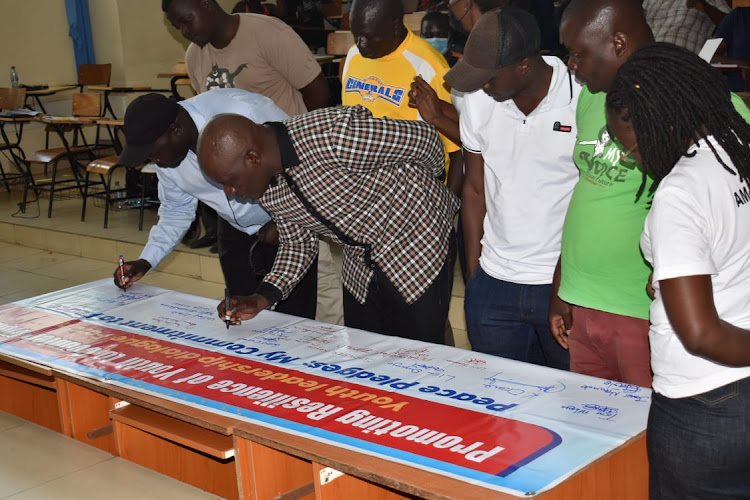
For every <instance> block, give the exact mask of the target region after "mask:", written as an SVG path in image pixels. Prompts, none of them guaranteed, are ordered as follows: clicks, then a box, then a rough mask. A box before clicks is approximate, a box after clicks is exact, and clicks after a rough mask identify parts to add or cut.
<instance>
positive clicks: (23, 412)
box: [0, 279, 648, 500]
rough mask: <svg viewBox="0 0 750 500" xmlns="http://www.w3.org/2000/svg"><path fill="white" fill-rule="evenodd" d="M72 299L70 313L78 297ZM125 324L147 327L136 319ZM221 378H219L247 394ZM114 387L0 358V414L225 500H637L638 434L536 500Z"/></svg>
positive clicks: (92, 331) (641, 447)
mask: <svg viewBox="0 0 750 500" xmlns="http://www.w3.org/2000/svg"><path fill="white" fill-rule="evenodd" d="M107 281H111V279H110V280H107ZM108 284H109V283H108ZM110 285H111V284H110ZM98 290H99V289H98ZM97 293H99V294H105V295H106V292H103V291H99V292H97ZM71 297H74V300H75V301H76V302H77V303H80V302H81V299H80V297H82V295H81V293H80V292H77V293H76V295H75V296H71ZM45 300H47V299H45ZM71 300H73V298H72V299H71ZM160 300H161V299H160ZM4 307H5V309H4V311H3V316H2V317H3V320H2V321H5V322H8V323H7V324H6V323H4V329H3V330H0V338H2V336H3V335H5V336H7V335H8V334H9V333H10V332H12V331H13V328H14V327H13V325H14V324H15V323H13V321H14V319H8V318H10V317H11V315H12V317H13V318H17V317H20V316H21V315H22V314H23V313H24V311H23V310H15V309H11V308H15V307H18V306H15V305H7V306H4ZM76 307H79V306H76ZM120 314H123V313H120ZM159 314H161V313H159ZM178 314H179V313H178ZM133 317H134V318H135V317H137V318H138V320H139V321H141V320H142V321H145V322H146V323H148V322H149V321H150V320H149V319H147V317H146V318H143V317H142V315H137V316H133ZM159 317H163V318H167V316H159ZM45 318H46V317H43V318H42V319H45ZM112 318H114V316H112ZM34 321H36V322H37V324H36V326H34V327H29V329H28V330H27V331H41V330H40V329H41V328H44V327H45V326H46V329H45V330H44V334H52V335H54V334H55V329H56V328H58V326H59V327H60V328H65V325H66V324H68V323H69V322H63V323H61V322H60V321H66V320H65V319H64V318H63V319H62V320H60V319H59V317H58V318H56V319H55V318H53V322H48V323H42V321H41V320H39V319H34ZM45 321H46V320H45ZM104 321H109V320H104ZM55 322H56V323H55ZM164 324H170V323H164ZM50 325H51V326H50ZM55 325H58V326H55ZM80 328H82V329H80V331H81V332H84V333H82V334H83V335H86V336H91V337H90V338H94V337H95V336H96V335H98V333H99V332H103V330H101V329H97V328H91V327H87V326H85V325H80ZM108 328H109V327H108ZM175 328H178V327H175ZM61 331H62V330H61ZM107 331H109V330H107ZM112 340H114V339H112ZM133 340H134V341H135V340H136V339H135V337H133ZM373 340H375V337H374V336H373ZM107 342H108V341H107ZM112 349H115V350H121V349H122V347H119V348H118V347H112ZM4 352H5V351H4ZM457 352H458V351H457ZM123 359H127V358H123ZM211 359H215V358H211ZM146 362H148V360H146ZM205 362H206V363H208V362H209V361H205ZM173 364H174V365H175V366H177V364H178V363H177V362H175V363H173ZM174 368H175V367H173V366H170V367H169V368H167V369H169V370H171V369H174ZM158 373H164V372H163V371H160V372H158ZM230 373H231V372H224V375H222V376H225V377H232V379H233V380H243V381H244V382H248V383H253V382H250V380H248V379H242V378H237V377H240V375H239V374H234V375H230ZM300 373H301V374H302V375H303V376H309V374H308V372H300ZM164 376H165V377H166V374H165V375H164ZM263 376H270V375H263ZM108 380H109V382H108ZM165 380H166V379H165ZM170 380H171V382H170V383H172V382H175V381H174V379H170ZM253 380H255V379H253ZM593 381H594V380H593V379H592V381H591V382H593ZM587 382H588V381H587ZM116 384H117V379H116V378H109V379H107V378H101V379H97V380H94V379H90V378H86V377H84V376H80V375H76V374H75V373H72V372H71V371H68V370H67V369H66V370H62V369H51V368H47V367H45V366H43V365H40V364H38V363H34V362H29V361H24V360H23V359H20V358H16V357H14V356H13V355H8V354H3V355H0V410H2V411H6V412H9V413H13V414H15V415H18V416H19V417H21V418H25V419H28V420H31V421H33V422H36V423H39V424H40V425H44V426H47V427H49V428H51V429H54V430H56V431H58V432H62V433H64V434H66V435H68V436H70V437H73V438H75V439H77V440H80V441H82V442H85V443H87V444H90V445H92V446H96V447H98V448H101V449H104V450H106V451H109V452H110V453H113V454H119V455H120V456H122V457H123V458H126V459H128V460H131V461H134V462H136V463H139V464H141V465H144V466H146V467H149V468H152V469H154V470H157V471H158V472H161V473H164V474H167V475H169V476H171V477H174V478H177V479H179V480H181V481H184V482H187V483H190V484H192V485H194V486H197V487H199V488H202V489H205V490H208V491H210V492H212V493H214V494H216V495H220V496H222V497H225V498H247V499H253V500H266V499H268V500H270V499H282V500H291V499H299V498H305V499H313V498H314V499H320V500H328V499H331V500H339V499H346V500H348V499H356V500H368V499H382V500H387V499H405V498H414V497H417V498H428V499H441V500H442V499H457V500H473V499H477V500H487V499H500V500H511V499H516V500H518V499H519V498H531V497H534V498H541V499H543V500H564V499H569V500H602V499H607V500H610V499H612V500H618V499H622V500H630V499H633V500H639V499H645V498H647V496H648V463H647V458H646V445H645V442H646V440H645V431H642V432H639V433H637V434H636V435H633V436H632V437H631V438H630V439H629V440H628V441H625V442H624V443H622V444H621V445H620V446H617V447H615V448H614V449H612V451H611V452H609V453H608V454H606V455H605V456H602V457H600V458H598V459H594V460H592V461H591V462H590V463H588V465H587V466H585V467H584V468H582V469H581V470H579V471H578V472H577V473H575V474H573V475H572V476H570V477H568V478H567V479H566V480H564V481H562V482H561V483H560V484H558V485H557V486H554V487H552V488H551V489H549V490H547V491H544V492H543V493H540V494H536V493H535V492H529V493H527V494H526V495H512V494H507V493H501V492H498V491H495V490H492V489H489V488H485V487H482V486H479V485H475V484H471V483H469V482H466V481H461V480H457V479H453V478H451V477H450V476H449V475H441V474H438V473H433V472H430V471H427V470H423V469H422V468H421V467H418V466H414V465H406V464H403V463H398V462H395V461H391V460H386V459H384V458H380V457H378V456H373V455H371V454H368V453H365V452H363V451H356V450H357V449H356V448H354V449H349V448H345V447H343V446H337V442H332V441H330V440H329V441H328V442H322V441H319V440H318V439H316V438H314V437H307V436H309V435H304V437H303V436H301V435H300V434H299V433H293V432H292V431H290V430H288V429H287V428H285V427H278V426H273V427H269V426H268V425H260V424H256V423H254V422H255V421H252V420H250V421H249V420H248V419H240V418H233V417H232V415H231V414H229V413H225V414H216V413H211V412H207V411H203V410H201V409H199V408H196V407H195V406H190V405H188V404H183V403H181V402H180V401H182V399H180V398H179V397H178V396H176V395H172V396H171V398H168V397H166V396H165V397H160V396H155V395H149V394H146V393H143V392H139V391H138V390H134V389H131V387H134V386H128V387H123V386H121V385H116ZM308 401H309V400H308ZM123 402H125V404H123ZM435 418H437V417H435ZM576 435H579V436H580V434H576ZM570 458H571V459H574V458H573V457H570ZM342 473H343V474H342Z"/></svg>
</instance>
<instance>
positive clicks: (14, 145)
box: [0, 115, 36, 192]
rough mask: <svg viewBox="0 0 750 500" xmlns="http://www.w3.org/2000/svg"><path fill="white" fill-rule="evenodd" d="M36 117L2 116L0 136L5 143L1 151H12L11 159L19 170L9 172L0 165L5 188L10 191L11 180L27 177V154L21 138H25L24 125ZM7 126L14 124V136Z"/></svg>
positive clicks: (0, 146)
mask: <svg viewBox="0 0 750 500" xmlns="http://www.w3.org/2000/svg"><path fill="white" fill-rule="evenodd" d="M35 120H36V118H35V117H33V116H23V115H18V116H0V136H1V137H2V139H3V143H2V144H0V152H2V151H7V152H8V153H10V161H11V163H12V164H13V166H14V167H15V169H16V170H17V173H14V174H9V173H6V172H5V170H4V169H3V167H2V165H0V176H1V177H2V179H3V183H4V184H5V189H7V190H8V192H10V183H9V181H10V180H13V179H20V178H24V179H25V178H26V169H25V168H24V165H23V160H24V159H25V158H26V154H25V153H24V151H23V149H22V148H21V139H22V138H23V127H24V125H25V124H26V123H28V122H30V121H35ZM6 126H13V128H14V132H15V133H14V138H13V139H11V138H10V136H9V135H8V133H7V132H6V130H5V127H6Z"/></svg>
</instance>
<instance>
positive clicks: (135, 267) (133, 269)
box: [114, 259, 151, 290]
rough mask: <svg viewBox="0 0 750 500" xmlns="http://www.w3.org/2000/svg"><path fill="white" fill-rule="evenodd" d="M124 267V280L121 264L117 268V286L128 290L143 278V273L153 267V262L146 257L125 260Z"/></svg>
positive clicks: (115, 276) (115, 275)
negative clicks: (145, 258)
mask: <svg viewBox="0 0 750 500" xmlns="http://www.w3.org/2000/svg"><path fill="white" fill-rule="evenodd" d="M122 269H123V271H124V275H125V279H124V280H123V279H122V274H120V266H117V268H115V274H114V278H115V286H117V287H118V288H122V289H123V290H127V289H128V288H130V287H131V286H132V285H133V283H135V282H136V281H138V280H139V279H141V278H143V275H144V274H146V273H147V272H148V271H149V269H151V264H150V263H149V262H148V261H147V260H144V259H138V260H132V261H130V262H124V263H123V264H122Z"/></svg>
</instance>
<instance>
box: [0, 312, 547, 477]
mask: <svg viewBox="0 0 750 500" xmlns="http://www.w3.org/2000/svg"><path fill="white" fill-rule="evenodd" d="M7 343H8V344H11V345H14V346H16V347H19V348H23V349H25V350H28V351H33V352H35V353H38V354H42V355H46V356H52V357H55V358H59V359H61V360H65V361H69V362H75V363H77V364H79V365H83V366H87V367H91V368H95V369H98V370H103V371H105V372H109V373H113V374H119V375H123V376H126V377H128V378H131V379H134V380H140V381H143V382H147V383H149V384H154V385H157V386H160V387H163V388H165V389H168V390H174V391H180V392H183V393H187V394H190V395H193V396H195V397H198V398H205V399H209V400H212V401H215V402H219V403H223V404H226V405H228V406H234V407H240V408H244V409H247V410H250V411H253V412H258V413H262V414H265V415H271V416H274V417H278V418H281V419H284V420H287V421H291V422H296V423H298V424H303V425H309V426H311V427H316V428H321V429H325V430H327V431H331V432H334V433H337V434H340V435H343V436H349V437H351V438H356V439H361V440H364V441H367V442H370V443H375V444H378V445H383V446H388V447H391V448H394V449H398V450H402V451H405V452H409V453H414V454H417V455H421V456H425V457H429V458H432V459H435V460H440V461H442V462H446V463H451V464H455V465H458V466H461V467H467V468H470V469H473V470H477V471H481V472H485V473H489V474H494V475H507V474H509V473H510V472H512V471H513V470H515V469H516V468H517V467H519V466H520V465H522V464H524V463H526V462H528V461H530V460H533V459H534V458H536V457H538V456H541V455H543V454H544V453H546V452H547V451H549V450H550V449H552V448H554V447H555V446H557V444H559V441H560V439H559V436H558V435H557V434H556V433H554V432H552V431H550V430H548V429H546V428H543V427H540V426H538V425H533V424H529V423H525V422H520V421H516V420H511V419H508V418H504V417H501V416H497V415H491V414H487V413H481V412H477V411H473V410H469V409H464V408H458V407H455V406H449V405H445V404H441V403H437V402H434V401H428V400H423V399H419V398H415V397H411V396H407V395H404V394H402V393H400V392H398V391H399V390H405V389H407V388H408V387H411V386H415V385H417V382H409V383H407V382H404V381H401V380H400V379H396V378H391V379H389V380H385V381H383V382H378V381H375V382H378V385H382V386H383V388H382V389H381V388H373V387H369V386H364V385H360V384H354V383H351V382H341V381H338V380H333V379H329V378H325V377H321V376H317V375H311V374H309V373H305V372H303V371H299V370H292V369H287V368H284V367H283V366H276V365H274V364H271V363H264V362H258V361H255V360H254V359H253V360H248V359H246V358H242V357H239V356H233V355H223V354H219V353H216V352H213V351H207V350H204V349H200V348H195V347H190V346H186V345H183V344H178V343H174V342H169V341H164V340H160V339H159V340H155V339H153V338H151V337H145V336H142V335H138V334H135V333H129V332H124V331H121V330H116V329H112V328H107V327H104V326H100V325H95V324H91V323H86V322H76V323H72V324H66V325H63V326H61V327H59V328H56V329H53V330H50V331H46V332H42V333H33V334H27V335H22V336H19V337H17V338H15V339H10V340H8V341H7ZM247 349H252V348H247ZM238 353H240V354H242V353H241V352H240V351H238ZM259 355H265V357H266V359H267V360H273V359H274V356H276V355H279V354H278V353H275V354H268V353H258V352H255V353H253V354H252V356H253V357H258V356H259ZM279 356H281V355H279ZM276 359H281V358H276ZM386 378H387V377H386ZM494 406H496V407H498V408H496V410H497V411H501V410H502V408H499V407H501V406H505V405H501V404H497V405H494ZM512 406H514V405H507V407H508V408H510V407H512ZM231 410H232V409H231V408H227V411H230V412H231Z"/></svg>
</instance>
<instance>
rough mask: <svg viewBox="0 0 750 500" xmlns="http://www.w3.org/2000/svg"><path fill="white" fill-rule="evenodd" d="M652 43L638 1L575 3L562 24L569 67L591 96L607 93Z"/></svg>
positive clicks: (563, 41)
mask: <svg viewBox="0 0 750 500" xmlns="http://www.w3.org/2000/svg"><path fill="white" fill-rule="evenodd" d="M653 40H654V37H653V34H652V33H651V28H649V26H648V24H647V23H646V18H645V15H644V13H643V8H642V7H641V2H640V1H639V0H573V1H572V2H571V3H570V5H568V7H567V8H566V9H565V12H563V17H562V21H561V24H560V41H561V42H562V43H563V45H565V46H566V47H567V48H568V50H569V51H570V60H569V62H568V67H569V68H570V69H571V70H572V71H575V73H576V77H577V78H578V79H579V80H580V81H582V82H583V83H585V84H586V85H587V86H588V88H589V90H590V91H591V92H601V91H604V92H606V91H607V89H608V88H609V86H610V85H611V83H612V80H614V77H615V73H617V70H618V69H619V68H620V66H622V65H623V64H624V63H625V61H627V60H628V58H629V57H630V55H631V54H632V53H633V52H635V50H636V49H638V47H641V46H643V45H645V44H647V43H651V42H653Z"/></svg>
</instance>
